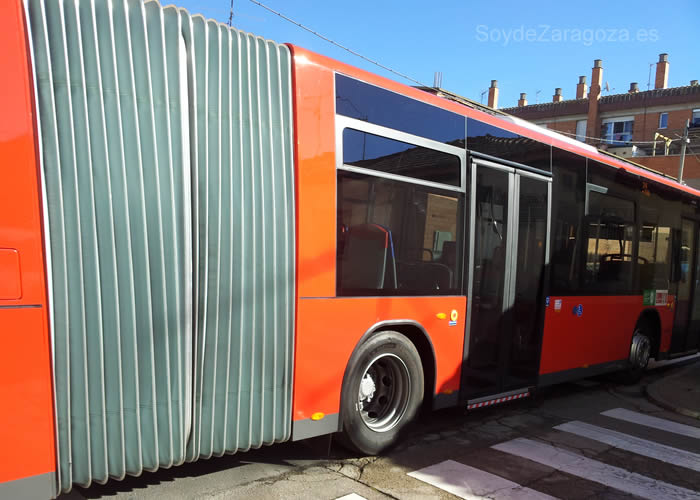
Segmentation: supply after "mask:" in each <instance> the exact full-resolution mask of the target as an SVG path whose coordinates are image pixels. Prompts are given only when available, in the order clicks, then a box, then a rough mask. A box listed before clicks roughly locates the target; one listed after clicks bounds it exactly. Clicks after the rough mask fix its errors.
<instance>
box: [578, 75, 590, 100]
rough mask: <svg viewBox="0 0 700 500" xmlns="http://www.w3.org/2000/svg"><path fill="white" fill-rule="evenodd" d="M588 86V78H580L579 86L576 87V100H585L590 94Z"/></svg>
mask: <svg viewBox="0 0 700 500" xmlns="http://www.w3.org/2000/svg"><path fill="white" fill-rule="evenodd" d="M587 87H588V86H587V85H586V77H585V76H579V77H578V84H577V85H576V99H585V98H586V94H588V88H587Z"/></svg>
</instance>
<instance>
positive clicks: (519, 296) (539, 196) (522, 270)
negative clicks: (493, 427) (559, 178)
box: [506, 177, 548, 387]
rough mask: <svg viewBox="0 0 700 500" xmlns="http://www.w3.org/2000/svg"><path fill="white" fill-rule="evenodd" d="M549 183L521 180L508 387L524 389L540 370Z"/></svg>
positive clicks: (529, 179)
mask: <svg viewBox="0 0 700 500" xmlns="http://www.w3.org/2000/svg"><path fill="white" fill-rule="evenodd" d="M547 191H548V186H547V183H546V182H542V181H540V180H535V179H532V178H529V177H521V178H520V196H519V198H520V203H519V207H518V214H519V220H518V244H517V248H518V253H517V261H516V279H515V302H514V304H513V308H512V316H513V325H512V330H511V332H512V338H511V340H510V356H509V357H510V359H509V363H508V365H509V366H508V378H509V380H506V385H508V386H517V387H523V386H525V385H528V384H529V383H531V382H533V381H534V380H535V379H536V378H537V374H538V370H539V360H540V356H539V352H540V340H541V338H542V336H541V331H540V328H539V326H540V325H539V323H540V314H541V312H542V307H540V305H541V301H542V287H543V285H544V258H545V248H546V244H547V241H546V240H547Z"/></svg>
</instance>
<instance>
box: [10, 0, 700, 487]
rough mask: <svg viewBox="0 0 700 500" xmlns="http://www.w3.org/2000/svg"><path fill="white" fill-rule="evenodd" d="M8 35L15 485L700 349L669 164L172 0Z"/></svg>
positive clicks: (510, 393)
mask: <svg viewBox="0 0 700 500" xmlns="http://www.w3.org/2000/svg"><path fill="white" fill-rule="evenodd" d="M0 46H1V47H2V51H0V71H2V73H3V74H4V75H5V77H3V78H2V79H0V109H1V110H2V114H1V116H0V165H2V167H1V170H0V407H1V408H2V411H1V412H0V443H2V446H0V497H3V498H14V497H22V496H24V497H39V498H42V497H43V498H47V497H51V496H56V495H58V494H60V493H61V492H66V491H69V490H70V489H71V488H72V486H73V485H79V486H88V485H90V484H91V483H92V482H98V483H104V482H106V481H108V480H109V479H110V478H112V479H117V480H118V479H122V478H124V477H125V476H126V475H127V474H129V475H139V474H141V473H142V472H143V471H154V470H156V469H158V468H163V467H171V466H175V465H178V464H182V463H184V462H191V461H195V460H198V459H202V458H209V457H212V456H220V455H223V454H225V453H234V452H237V451H245V450H248V449H251V448H257V447H260V446H262V445H267V444H272V443H275V442H281V441H285V440H290V439H291V440H301V439H305V438H310V437H313V436H320V435H325V434H330V433H335V432H342V436H343V439H344V440H345V442H346V444H348V445H349V446H351V447H354V448H355V449H357V450H358V451H360V452H361V453H366V454H376V453H380V452H381V451H382V450H384V449H386V448H387V447H388V446H390V445H392V444H394V443H395V442H396V441H397V439H400V437H401V436H402V432H403V431H405V429H406V425H407V424H408V423H409V422H410V421H411V420H412V419H413V418H414V417H415V416H416V414H417V413H418V411H420V410H423V409H439V408H446V407H451V406H461V407H464V408H469V409H471V408H479V407H482V406H487V405H490V404H494V403H497V402H502V401H509V400H512V399H518V398H521V397H525V396H528V395H529V394H530V393H531V391H533V390H535V389H537V388H538V387H542V386H546V385H550V384H555V383H559V382H563V381H567V380H571V379H575V378H580V377H586V376H592V375H597V374H602V373H605V372H611V371H623V372H625V373H626V374H627V376H629V377H630V378H634V377H637V376H639V374H640V373H641V370H643V369H644V368H645V366H646V364H647V361H648V360H649V358H650V357H652V358H656V359H662V358H668V357H671V356H675V355H678V354H680V353H686V352H691V351H694V350H697V349H698V342H699V338H698V333H699V331H700V324H699V322H700V294H699V293H698V289H697V285H696V284H697V283H698V278H700V259H699V258H698V248H699V246H698V243H699V242H698V235H699V223H700V210H699V208H698V194H700V193H699V192H698V191H695V190H694V189H691V188H689V187H687V186H683V185H680V184H678V183H677V182H676V181H675V180H674V179H671V178H668V177H664V176H662V175H659V174H656V173H653V172H650V171H648V170H645V169H643V168H641V167H640V166H637V165H635V164H633V163H629V162H626V161H623V160H620V159H617V158H614V157H612V156H609V155H605V154H603V153H601V152H598V151H597V150H596V149H595V148H593V147H590V146H587V145H585V144H582V143H579V142H576V141H574V140H570V139H567V138H565V137H563V136H560V135H557V134H555V133H552V132H549V131H547V130H545V129H542V128H539V127H536V126H534V125H531V124H528V123H526V122H524V121H521V120H518V119H515V118H513V117H510V116H507V115H499V114H498V113H496V112H493V111H491V112H488V110H486V111H484V110H480V109H475V108H472V107H468V106H465V105H463V104H460V103H457V102H454V101H451V100H447V99H444V98H441V97H438V96H436V95H433V94H430V93H427V92H424V91H423V90H421V89H417V88H412V87H408V86H404V85H401V84H398V83H395V82H393V81H390V80H388V79H386V78H382V77H379V76H376V75H373V74H371V73H368V72H366V71H362V70H359V69H357V68H353V67H351V66H348V65H346V64H343V63H340V62H338V61H334V60H332V59H329V58H326V57H324V56H321V55H318V54H315V53H312V52H309V51H307V50H304V49H302V48H300V47H296V46H292V45H278V44H276V43H274V42H271V41H268V40H264V39H262V38H260V37H256V36H253V35H251V34H248V33H243V32H240V31H237V30H235V29H231V28H229V27H227V26H225V25H222V24H220V23H217V22H215V21H212V20H206V19H204V18H203V17H201V16H192V15H190V14H189V13H188V12H187V11H185V10H182V9H178V8H176V7H173V6H168V7H162V6H161V5H160V4H159V3H158V2H157V1H154V0H147V1H145V2H144V1H143V0H104V1H91V0H7V1H3V2H0Z"/></svg>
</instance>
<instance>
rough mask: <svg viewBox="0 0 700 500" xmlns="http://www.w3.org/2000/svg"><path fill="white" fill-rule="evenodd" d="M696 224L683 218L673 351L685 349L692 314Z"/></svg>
mask: <svg viewBox="0 0 700 500" xmlns="http://www.w3.org/2000/svg"><path fill="white" fill-rule="evenodd" d="M694 228H695V224H694V223H693V222H692V221H690V220H688V219H682V220H681V241H680V254H679V271H680V276H679V279H678V296H677V298H676V320H675V322H674V324H673V337H672V340H671V342H672V345H671V351H672V352H680V351H684V350H685V344H686V338H687V329H688V319H689V316H690V298H691V292H692V288H693V287H692V285H693V283H692V278H693V268H692V262H693V254H694V253H695V252H694V249H693V247H694V245H693V237H694Z"/></svg>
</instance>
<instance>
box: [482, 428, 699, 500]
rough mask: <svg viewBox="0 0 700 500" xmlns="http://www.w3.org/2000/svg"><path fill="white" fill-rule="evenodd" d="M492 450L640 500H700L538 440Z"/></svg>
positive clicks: (517, 441) (690, 493)
mask: <svg viewBox="0 0 700 500" xmlns="http://www.w3.org/2000/svg"><path fill="white" fill-rule="evenodd" d="M492 448H493V449H495V450H499V451H502V452H505V453H509V454H511V455H516V456H519V457H522V458H526V459H528V460H532V461H534V462H538V463H540V464H542V465H546V466H547V467H551V468H553V469H556V470H559V471H562V472H565V473H567V474H571V475H572V476H577V477H581V478H584V479H587V480H589V481H594V482H596V483H600V484H604V485H606V486H610V487H612V488H615V489H617V490H620V491H623V492H625V493H630V494H632V495H636V496H639V497H642V498H648V499H650V500H656V499H660V498H663V499H667V500H691V499H693V500H700V493H698V492H695V491H692V490H689V489H687V488H682V487H680V486H675V485H673V484H669V483H666V482H664V481H659V480H656V479H652V478H650V477H647V476H643V475H641V474H637V473H635V472H629V471H627V470H625V469H621V468H620V467H615V466H612V465H608V464H606V463H603V462H599V461H597V460H593V459H591V458H587V457H584V456H582V455H578V454H576V453H572V452H570V451H567V450H563V449H560V448H556V447H554V446H552V445H549V444H545V443H542V442H539V441H533V440H531V439H525V438H518V439H514V440H512V441H507V442H505V443H500V444H497V445H494V446H492Z"/></svg>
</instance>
